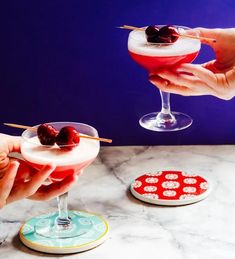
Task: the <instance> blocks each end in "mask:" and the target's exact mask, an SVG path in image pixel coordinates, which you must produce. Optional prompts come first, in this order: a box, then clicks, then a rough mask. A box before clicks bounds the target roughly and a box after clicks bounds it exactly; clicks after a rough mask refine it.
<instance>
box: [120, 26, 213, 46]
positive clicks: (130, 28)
mask: <svg viewBox="0 0 235 259" xmlns="http://www.w3.org/2000/svg"><path fill="white" fill-rule="evenodd" d="M118 28H120V29H127V30H138V31H144V30H145V29H144V28H139V27H135V26H130V25H123V26H119V27H118ZM173 36H180V37H185V38H191V39H196V40H206V41H212V42H214V43H215V42H216V39H212V38H207V37H200V36H194V35H189V34H178V35H177V34H174V35H173Z"/></svg>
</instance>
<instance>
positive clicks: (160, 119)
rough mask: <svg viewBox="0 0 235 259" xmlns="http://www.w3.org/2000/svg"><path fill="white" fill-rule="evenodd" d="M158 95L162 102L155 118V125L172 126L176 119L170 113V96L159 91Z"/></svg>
mask: <svg viewBox="0 0 235 259" xmlns="http://www.w3.org/2000/svg"><path fill="white" fill-rule="evenodd" d="M160 95H161V100H162V108H161V111H160V112H159V113H158V115H157V117H156V120H157V124H159V125H161V124H174V123H175V122H176V119H175V116H174V115H173V114H172V113H171V107H170V94H169V93H166V92H162V91H161V90H160Z"/></svg>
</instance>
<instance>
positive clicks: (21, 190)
mask: <svg viewBox="0 0 235 259" xmlns="http://www.w3.org/2000/svg"><path fill="white" fill-rule="evenodd" d="M54 169H55V167H54V166H53V165H46V166H44V167H43V168H42V169H41V170H40V171H38V172H37V173H35V175H34V176H33V177H32V178H31V180H30V181H28V182H26V183H25V182H22V181H18V182H17V183H16V185H14V186H13V188H12V191H11V193H10V196H9V197H8V199H7V203H11V202H13V201H17V200H20V199H24V198H27V197H29V196H31V195H33V194H34V193H35V192H36V191H37V190H38V189H39V187H40V186H41V185H42V184H43V182H44V181H45V180H46V179H47V178H48V177H49V175H50V174H51V173H52V172H53V170H54Z"/></svg>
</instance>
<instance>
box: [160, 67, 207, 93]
mask: <svg viewBox="0 0 235 259" xmlns="http://www.w3.org/2000/svg"><path fill="white" fill-rule="evenodd" d="M159 76H160V77H162V78H164V79H167V80H168V81H170V82H171V83H173V84H175V85H181V86H185V87H187V88H191V89H196V88H198V87H201V86H202V85H203V86H206V85H205V83H204V82H202V81H201V80H200V79H199V78H198V77H196V76H194V75H188V74H183V73H177V72H173V71H170V70H168V71H162V72H161V73H159Z"/></svg>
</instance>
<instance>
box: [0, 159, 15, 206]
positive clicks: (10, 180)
mask: <svg viewBox="0 0 235 259" xmlns="http://www.w3.org/2000/svg"><path fill="white" fill-rule="evenodd" d="M18 168H19V162H18V161H11V162H10V163H9V166H8V168H7V171H6V172H5V175H4V177H3V178H2V179H1V181H0V208H2V207H3V206H4V205H5V204H6V203H7V199H8V197H9V195H10V192H11V190H12V187H13V185H14V180H15V177H16V174H17V170H18Z"/></svg>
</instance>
